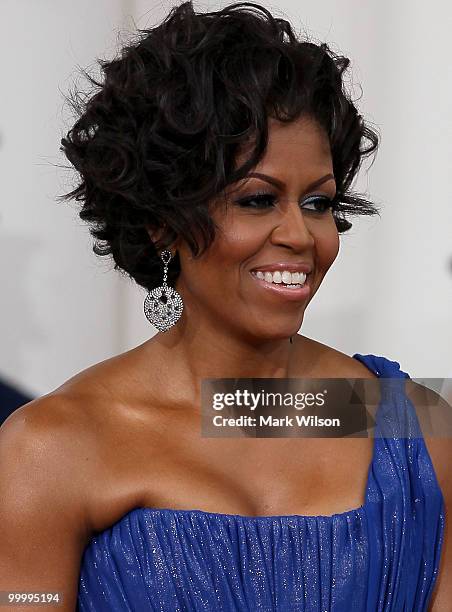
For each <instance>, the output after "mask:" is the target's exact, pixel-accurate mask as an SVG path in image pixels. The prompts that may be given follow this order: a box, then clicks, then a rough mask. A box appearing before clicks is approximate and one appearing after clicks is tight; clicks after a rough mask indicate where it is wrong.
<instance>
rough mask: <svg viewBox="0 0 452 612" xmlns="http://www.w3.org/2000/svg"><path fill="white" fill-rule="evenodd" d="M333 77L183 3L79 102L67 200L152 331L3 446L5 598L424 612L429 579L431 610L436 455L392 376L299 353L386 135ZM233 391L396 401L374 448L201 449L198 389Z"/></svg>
mask: <svg viewBox="0 0 452 612" xmlns="http://www.w3.org/2000/svg"><path fill="white" fill-rule="evenodd" d="M348 64H349V60H348V59H347V58H345V57H342V56H339V55H336V54H334V53H333V52H332V51H331V50H330V49H329V47H328V45H327V44H320V45H317V44H314V43H312V42H310V41H308V40H300V39H298V38H297V37H296V36H295V34H294V31H293V29H292V26H291V25H290V24H289V23H288V22H287V21H286V20H284V19H280V18H275V17H274V16H273V15H272V14H271V13H270V12H269V11H268V10H266V9H265V8H264V7H262V6H260V5H258V4H254V3H247V2H243V3H238V4H233V5H229V6H227V7H225V8H223V9H222V10H220V11H216V12H207V13H196V12H195V11H194V9H193V6H192V4H191V2H185V3H183V4H181V5H180V6H177V7H175V8H174V9H172V10H171V12H170V14H169V15H168V16H167V17H166V19H165V20H164V21H163V22H162V23H161V24H160V25H158V26H156V27H154V28H150V29H147V30H141V31H140V32H139V34H138V35H137V39H136V40H135V41H133V42H131V44H130V45H128V46H126V47H124V48H123V49H122V50H121V53H120V55H119V56H118V57H117V58H115V59H113V60H111V61H101V66H102V70H103V79H102V80H101V81H99V82H98V81H96V80H94V79H93V78H92V77H89V79H90V82H91V84H92V85H93V91H92V92H90V94H88V95H86V94H82V93H75V94H74V96H73V98H72V103H73V105H74V107H75V108H76V109H77V110H78V116H77V118H76V121H75V123H74V126H73V127H72V129H71V130H70V131H69V133H68V134H67V135H66V137H65V138H63V139H62V150H63V151H64V153H65V154H66V156H67V158H68V159H69V161H70V162H71V163H72V165H73V166H74V168H75V170H76V171H77V173H78V174H77V177H78V183H77V185H76V187H75V188H74V189H73V190H72V191H71V192H70V193H68V194H66V195H64V196H62V198H61V200H62V201H63V202H64V201H66V200H70V199H72V198H74V199H75V200H76V201H78V202H80V203H81V209H80V217H81V218H82V219H83V220H85V221H87V222H88V223H89V224H90V228H91V232H92V235H93V237H94V238H95V244H94V251H95V253H97V254H99V255H103V256H104V255H111V256H112V257H113V260H114V263H115V268H117V269H118V270H120V271H122V272H123V273H125V274H127V275H129V276H130V277H131V278H132V279H134V281H136V283H138V284H139V285H140V286H142V287H144V288H145V289H146V290H147V291H148V292H149V293H148V295H147V296H146V299H145V304H144V311H145V315H146V316H147V318H148V319H149V321H150V322H151V323H152V324H153V325H154V327H155V328H157V330H159V332H160V333H157V334H155V335H153V336H152V337H151V338H150V339H149V340H147V341H146V342H144V343H143V344H142V345H140V346H138V347H136V348H134V349H132V350H130V351H128V352H126V353H123V354H121V355H117V356H115V357H113V358H112V359H108V360H106V361H104V362H102V363H99V364H96V365H94V366H92V367H90V368H88V369H86V370H84V371H83V372H80V373H79V374H78V375H77V376H75V377H73V378H71V379H70V380H68V381H66V382H64V384H62V385H61V386H60V387H59V388H58V389H56V390H55V391H53V392H52V393H49V394H47V395H46V396H44V397H42V398H39V399H37V400H35V401H33V402H30V403H29V404H27V405H25V406H24V407H22V408H21V409H19V410H17V411H16V412H15V413H14V414H13V415H12V416H11V417H10V418H9V419H7V421H6V422H5V424H4V426H3V427H2V429H1V430H0V431H1V436H0V528H1V530H2V531H1V533H0V542H1V544H2V549H1V551H0V590H6V589H8V590H11V589H15V590H17V589H20V590H21V591H22V592H23V591H30V590H31V589H34V590H35V591H36V590H37V589H38V590H40V591H49V592H50V591H52V592H54V591H59V592H60V594H61V595H62V596H63V602H64V606H65V607H64V609H65V610H73V609H74V607H75V606H77V609H80V610H81V611H88V610H90V611H91V610H92V611H94V610H95V611H97V612H99V611H103V610H105V611H109V612H110V611H111V610H126V609H127V610H140V611H141V610H161V611H162V612H174V611H175V610H179V611H191V610H193V611H198V610H215V609H218V610H223V611H229V610H231V611H232V610H234V611H237V610H240V611H243V612H245V611H253V612H254V611H255V610H265V611H268V612H270V611H272V610H278V611H281V612H290V611H292V610H293V611H296V612H304V611H307V610H309V611H311V612H324V611H326V610H328V611H329V610H331V611H333V610H334V611H335V612H353V611H356V612H357V611H363V610H367V611H368V612H373V611H376V610H381V611H383V610H384V611H385V612H389V611H392V612H400V611H402V610H405V611H410V612H411V611H416V612H421V611H427V609H428V606H429V604H430V603H431V601H432V595H433V591H434V587H435V585H436V584H437V578H438V576H439V577H440V580H439V581H438V584H439V586H440V588H439V589H438V590H437V592H436V597H437V599H436V602H439V601H440V599H441V601H443V602H444V601H445V600H446V598H447V591H446V589H447V588H448V587H447V586H446V583H445V580H444V575H445V571H446V570H447V569H448V568H450V564H451V560H450V557H451V551H450V544H448V543H447V542H446V540H445V539H444V533H445V532H444V526H445V501H446V504H447V505H448V504H449V503H450V497H451V485H450V482H449V478H448V474H447V468H448V465H447V461H446V458H447V454H448V453H449V452H450V444H449V445H443V446H442V447H441V446H440V445H439V444H436V443H435V444H434V443H433V442H432V443H431V446H430V443H429V448H427V445H426V443H425V441H424V438H423V435H422V431H420V430H419V422H418V418H417V411H418V403H417V402H416V401H415V394H410V393H408V391H407V392H405V383H406V384H407V387H408V389H411V388H412V387H411V386H410V385H409V384H408V383H409V382H411V381H408V380H407V379H409V376H408V374H407V373H405V372H403V370H401V368H400V365H399V363H397V362H396V361H391V360H389V359H386V358H384V357H380V356H375V355H372V354H370V355H361V354H359V353H355V354H354V355H353V356H348V355H346V354H344V353H341V352H340V351H337V350H335V349H334V348H332V347H329V346H327V345H324V344H322V343H320V342H317V341H315V340H313V339H310V338H308V337H306V336H304V335H302V334H299V333H297V332H298V331H299V330H300V328H301V326H302V323H303V319H304V315H305V312H306V309H307V307H308V305H309V304H310V303H311V302H312V299H313V297H314V295H315V294H316V292H317V291H318V290H319V288H320V286H321V284H322V282H323V280H324V278H325V276H326V274H327V272H328V271H329V270H330V268H331V266H332V265H333V263H334V261H335V260H336V258H337V256H338V253H339V238H340V234H341V233H343V232H345V231H347V230H348V229H350V227H351V222H350V220H349V217H352V216H353V215H373V214H377V213H378V211H377V208H376V207H375V206H374V205H373V204H372V203H371V202H370V201H368V200H366V199H365V198H364V197H363V196H362V195H359V194H357V193H354V192H353V191H352V190H351V185H352V182H353V180H354V178H355V176H356V173H357V172H358V169H359V168H360V166H361V163H362V160H363V158H364V157H365V156H367V155H370V154H372V153H373V152H374V151H375V150H376V149H377V145H378V137H377V134H376V133H375V132H374V131H373V130H372V129H370V128H369V127H368V126H367V125H366V123H365V121H364V120H363V118H362V117H361V116H360V115H359V114H358V112H357V109H356V107H355V106H354V104H353V102H352V100H351V99H350V96H349V95H348V93H347V92H346V90H345V87H344V86H343V73H344V71H345V70H346V68H347V66H348ZM162 272H163V274H162ZM332 310H333V306H332ZM289 338H291V339H292V338H293V339H294V342H293V343H292V344H291V343H289V342H288V339H289ZM237 378H238V379H243V378H247V379H248V378H251V379H254V378H258V379H261V378H267V379H272V378H276V379H279V378H282V379H294V378H295V379H296V378H307V379H313V378H365V379H372V380H374V381H375V380H376V381H377V382H379V381H380V379H385V378H393V379H394V380H393V381H391V383H394V384H392V386H391V387H390V391H389V392H388V393H382V395H381V399H380V403H379V404H378V408H377V413H376V428H375V436H374V438H375V439H374V438H372V437H371V438H368V437H361V438H359V437H356V438H354V439H345V438H334V437H323V436H322V437H318V438H315V437H311V438H309V437H296V436H295V437H286V438H282V437H281V438H279V439H277V438H276V439H275V438H263V437H262V438H259V437H257V438H253V437H246V436H239V437H226V436H225V437H223V438H221V437H214V438H209V437H205V436H203V435H201V418H200V417H201V414H200V405H201V381H202V380H203V379H226V380H228V379H237ZM411 400H412V401H411ZM275 421H276V422H282V423H283V422H285V423H288V422H289V421H288V420H287V419H284V415H281V416H280V415H279V414H278V418H276V419H275ZM398 422H404V423H405V424H406V436H405V437H404V438H400V437H397V436H396V435H394V431H395V426H396V424H397V423H398ZM383 426H384V429H383ZM286 429H288V428H286ZM388 430H389V432H390V433H391V434H392V435H387V432H388ZM383 433H385V435H383ZM429 451H431V452H432V453H431V454H432V456H433V457H434V459H435V461H434V463H433V462H432V460H431V457H430V452H429ZM443 491H444V493H445V495H444V496H443ZM443 540H444V545H443ZM43 559H44V560H45V567H43V563H42V560H43ZM440 559H442V560H443V561H442V566H440ZM438 605H439V606H441V603H439V604H438ZM24 609H25V608H24ZM440 609H444V610H445V609H446V608H436V610H438V611H439V610H440Z"/></svg>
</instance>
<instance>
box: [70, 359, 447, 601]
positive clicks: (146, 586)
mask: <svg viewBox="0 0 452 612" xmlns="http://www.w3.org/2000/svg"><path fill="white" fill-rule="evenodd" d="M353 357H354V358H355V359H358V360H359V361H361V362H362V363H363V364H364V365H366V366H367V367H368V368H369V369H370V370H372V371H373V372H374V373H375V374H376V375H377V376H378V377H380V378H381V379H384V378H389V379H390V380H388V381H386V382H387V383H388V384H387V385H386V384H385V385H383V386H382V387H381V389H380V393H381V401H380V404H379V406H378V409H377V413H376V428H375V439H374V448H373V457H372V461H371V464H370V466H369V470H368V479H367V485H366V494H365V502H364V504H363V505H362V506H360V507H359V508H356V509H354V510H349V511H347V512H343V513H340V514H333V515H330V516H303V515H291V516H288V515H282V516H257V517H253V516H241V515H233V514H219V513H212V512H205V511H202V510H197V509H194V510H172V509H169V508H164V509H161V508H147V507H142V508H134V509H132V510H131V511H130V512H128V513H127V514H126V515H125V516H123V517H122V518H121V519H120V520H119V521H118V522H117V523H115V524H114V525H112V526H111V527H110V528H109V529H107V530H105V531H103V532H101V533H99V534H97V535H96V536H95V537H93V538H92V539H91V541H90V543H89V544H88V546H87V547H86V548H85V551H84V554H83V558H82V563H81V571H80V582H79V591H78V606H77V610H80V611H81V612H88V611H96V612H104V611H105V612H111V611H115V610H121V611H122V610H124V611H133V612H141V611H144V610H151V611H156V612H157V611H159V612H182V611H184V612H185V611H187V612H188V611H194V612H198V611H201V610H203V611H226V612H229V611H234V612H245V611H247V612H248V611H252V612H257V611H265V612H273V611H275V610H276V611H281V612H290V611H294V612H330V611H331V612H358V611H359V612H364V611H367V612H383V611H384V612H389V611H392V612H421V611H427V609H428V604H429V601H430V599H431V595H432V591H433V588H434V586H435V583H436V579H437V574H438V569H439V561H440V555H441V549H442V543H443V536H444V525H445V506H444V499H443V495H442V491H441V489H440V486H439V484H438V481H437V478H436V475H435V471H434V468H433V465H432V462H431V459H430V456H429V453H428V450H427V447H426V445H425V441H424V439H423V436H422V431H421V428H420V425H419V422H418V419H417V416H416V412H415V409H414V406H413V404H412V403H411V401H410V400H409V399H408V398H407V396H406V395H405V392H404V382H403V379H404V378H409V375H408V374H407V373H405V372H403V371H402V370H401V369H400V365H399V363H398V362H396V361H390V360H389V359H386V358H385V357H380V356H376V355H361V354H359V353H356V354H355V355H353ZM381 382H383V381H381ZM401 431H403V432H405V433H404V434H403V435H404V436H405V437H400V432H401ZM407 432H408V434H407ZM396 434H397V435H396ZM397 436H398V437H397ZM406 436H407V437H406Z"/></svg>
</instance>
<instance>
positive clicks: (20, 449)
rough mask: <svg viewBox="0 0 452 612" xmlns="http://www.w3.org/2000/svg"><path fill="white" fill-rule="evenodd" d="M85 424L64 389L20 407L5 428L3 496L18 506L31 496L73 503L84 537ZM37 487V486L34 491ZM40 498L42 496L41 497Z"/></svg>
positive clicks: (0, 448) (0, 457)
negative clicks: (81, 458) (61, 392)
mask: <svg viewBox="0 0 452 612" xmlns="http://www.w3.org/2000/svg"><path fill="white" fill-rule="evenodd" d="M82 446H84V447H86V429H85V428H84V427H83V419H82V418H80V414H78V405H77V403H76V402H74V401H73V400H72V399H71V398H70V397H69V396H65V395H64V394H58V393H55V394H49V395H46V396H43V397H41V398H38V399H35V400H33V401H31V402H29V403H28V404H25V405H24V406H22V407H20V408H18V409H17V410H15V411H14V412H13V413H12V414H11V415H10V416H9V417H8V418H7V419H6V421H4V423H3V424H2V426H1V428H0V463H1V465H2V470H3V472H2V474H3V480H2V485H3V487H9V488H10V490H4V491H3V493H4V495H5V496H6V497H7V498H8V499H9V500H10V503H11V500H13V499H14V503H15V504H17V506H18V507H22V506H26V505H27V504H28V505H29V502H30V495H36V494H37V492H40V495H41V496H42V499H44V498H45V497H46V496H50V497H51V496H53V494H55V499H53V500H52V502H53V503H54V504H55V506H58V504H60V505H61V511H62V512H63V508H66V509H68V508H70V509H71V513H72V516H73V519H74V524H78V531H79V534H80V536H81V537H86V536H87V529H86V527H87V525H86V520H85V519H86V516H85V508H86V507H85V494H86V489H85V488H83V487H82V483H83V482H84V480H85V475H86V474H85V469H86V462H83V461H81V460H80V457H81V456H82V455H83V452H84V449H82ZM32 489H33V491H32ZM36 502H37V503H39V500H38V499H37V500H36Z"/></svg>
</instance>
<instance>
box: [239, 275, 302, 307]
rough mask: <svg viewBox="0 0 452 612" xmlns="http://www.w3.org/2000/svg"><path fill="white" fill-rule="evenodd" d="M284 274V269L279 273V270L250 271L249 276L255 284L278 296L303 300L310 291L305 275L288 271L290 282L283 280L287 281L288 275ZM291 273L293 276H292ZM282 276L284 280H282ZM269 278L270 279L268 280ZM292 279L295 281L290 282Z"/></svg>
mask: <svg viewBox="0 0 452 612" xmlns="http://www.w3.org/2000/svg"><path fill="white" fill-rule="evenodd" d="M283 274H285V271H284V272H283V273H282V274H281V273H280V272H279V271H277V272H261V271H259V272H250V275H251V277H252V278H253V280H254V281H255V282H256V285H257V286H258V287H259V288H261V289H263V290H265V291H267V292H269V293H273V294H274V295H277V296H279V297H282V298H285V299H289V300H297V301H298V300H303V299H305V298H306V297H307V296H308V295H309V293H310V291H311V287H310V285H309V281H307V280H306V279H307V276H308V277H309V274H308V275H306V274H304V273H302V272H300V273H290V272H288V274H290V281H291V282H290V284H289V283H288V282H285V281H289V277H288V276H287V275H286V276H284V277H283ZM292 275H293V276H292ZM283 278H284V281H283ZM268 279H271V280H268ZM292 279H293V280H294V281H295V282H292Z"/></svg>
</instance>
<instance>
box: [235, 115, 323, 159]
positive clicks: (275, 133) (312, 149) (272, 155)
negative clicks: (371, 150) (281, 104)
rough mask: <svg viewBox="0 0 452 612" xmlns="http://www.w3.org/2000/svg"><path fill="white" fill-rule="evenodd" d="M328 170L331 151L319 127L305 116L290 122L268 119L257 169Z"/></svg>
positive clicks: (244, 155)
mask: <svg viewBox="0 0 452 612" xmlns="http://www.w3.org/2000/svg"><path fill="white" fill-rule="evenodd" d="M252 145H253V143H249V145H248V146H247V147H246V148H244V149H243V150H242V152H241V153H240V155H239V156H238V158H237V162H238V163H240V164H241V163H243V162H244V161H245V159H246V158H247V156H248V155H249V154H250V153H251V147H252ZM287 164H290V165H297V166H299V167H300V166H304V167H308V166H311V167H313V166H314V167H316V166H319V167H325V166H326V167H331V165H332V161H331V149H330V143H329V140H328V135H327V134H326V132H325V130H324V129H323V128H322V126H321V125H320V124H319V123H318V122H317V121H316V120H315V119H313V118H311V117H309V116H305V117H301V118H299V119H296V120H295V121H292V122H290V123H282V122H281V121H277V120H276V119H273V118H269V120H268V144H267V148H266V151H265V154H264V156H263V158H262V160H261V162H260V164H259V165H260V166H264V165H271V166H287Z"/></svg>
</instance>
